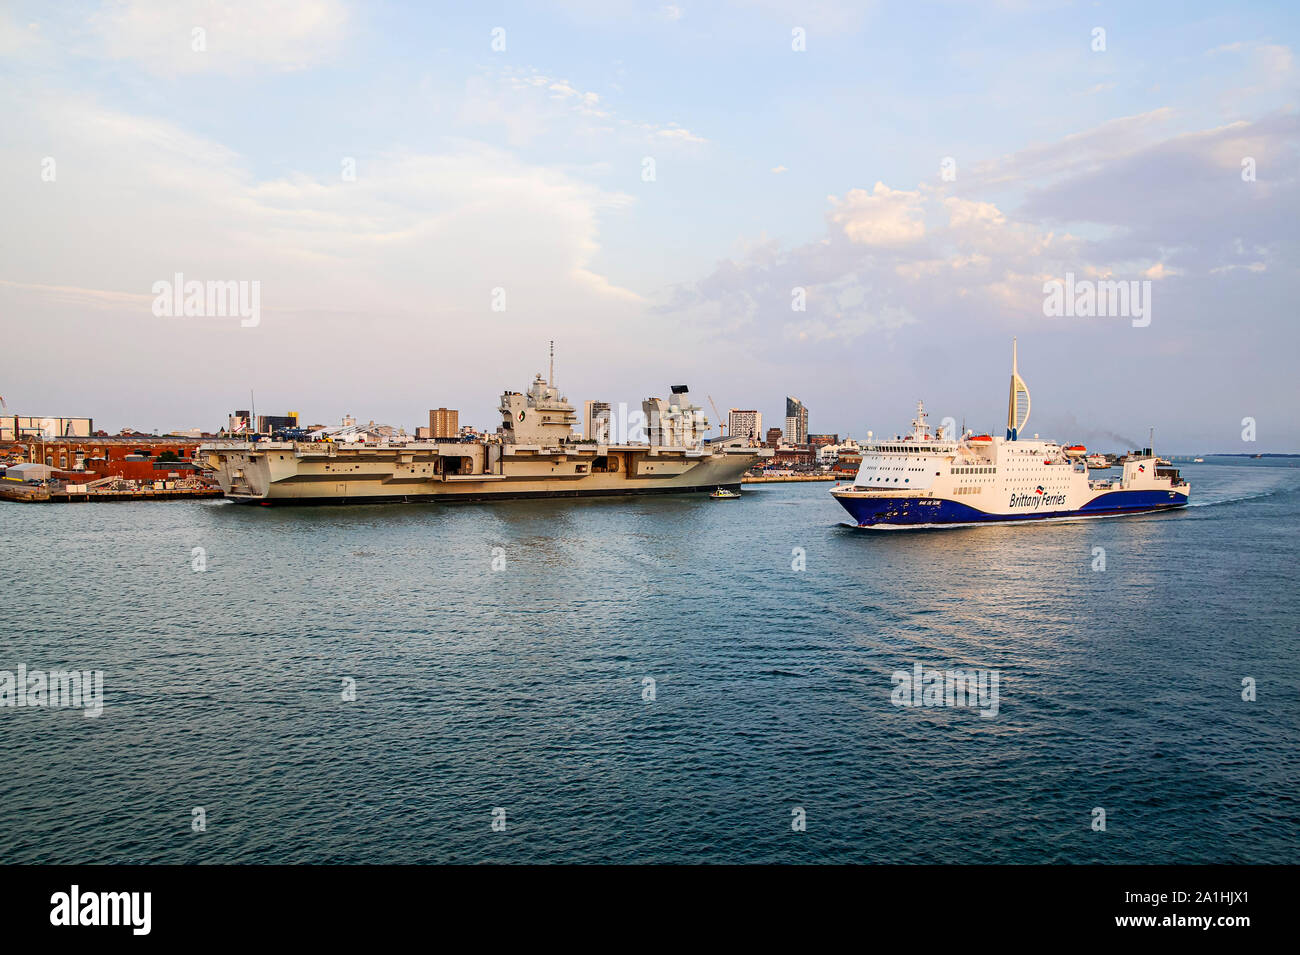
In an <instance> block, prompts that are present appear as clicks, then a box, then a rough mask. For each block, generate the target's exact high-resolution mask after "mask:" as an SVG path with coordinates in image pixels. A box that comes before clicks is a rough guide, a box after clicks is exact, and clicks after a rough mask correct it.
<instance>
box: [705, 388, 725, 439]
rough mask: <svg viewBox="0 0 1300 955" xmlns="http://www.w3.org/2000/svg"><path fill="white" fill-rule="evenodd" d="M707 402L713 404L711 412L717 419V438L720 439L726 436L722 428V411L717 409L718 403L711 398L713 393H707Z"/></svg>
mask: <svg viewBox="0 0 1300 955" xmlns="http://www.w3.org/2000/svg"><path fill="white" fill-rule="evenodd" d="M709 404H711V405H713V414H714V416H715V417H716V418H717V419H718V439H719V440H721V439H722V438H725V437H726V436H727V433H726V432H725V431H724V430H723V428H722V412H720V411H719V410H718V403H717V402H716V401H714V400H713V395H709Z"/></svg>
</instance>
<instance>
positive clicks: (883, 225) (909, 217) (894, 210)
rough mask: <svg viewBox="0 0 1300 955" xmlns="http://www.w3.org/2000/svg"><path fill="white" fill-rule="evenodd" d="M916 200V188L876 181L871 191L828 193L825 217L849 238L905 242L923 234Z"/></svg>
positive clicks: (862, 241) (870, 242)
mask: <svg viewBox="0 0 1300 955" xmlns="http://www.w3.org/2000/svg"><path fill="white" fill-rule="evenodd" d="M920 200H921V194H920V193H919V192H905V191H900V190H894V189H890V188H889V187H888V186H886V185H885V184H884V183H883V182H877V183H876V186H875V189H873V190H872V191H871V192H867V191H866V190H865V189H850V190H849V192H848V194H847V195H845V197H844V198H843V199H837V198H836V197H835V196H831V197H830V202H831V205H832V207H833V208H832V209H831V211H830V213H829V215H828V218H829V220H830V221H831V222H832V223H833V224H834V225H836V226H838V227H839V228H840V229H841V230H842V231H843V232H844V234H845V235H846V236H848V238H849V240H850V241H851V242H856V243H859V244H861V245H875V246H897V245H907V244H910V243H913V242H916V241H917V240H918V239H920V238H921V237H922V236H924V235H925V223H924V221H923V220H922V215H921V201H920Z"/></svg>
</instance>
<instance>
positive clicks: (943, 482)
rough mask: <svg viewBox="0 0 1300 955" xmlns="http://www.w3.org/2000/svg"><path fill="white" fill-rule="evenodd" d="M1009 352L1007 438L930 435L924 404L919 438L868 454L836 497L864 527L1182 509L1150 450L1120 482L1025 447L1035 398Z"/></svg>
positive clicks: (1075, 455) (917, 424) (1130, 463)
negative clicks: (1097, 476) (1095, 476)
mask: <svg viewBox="0 0 1300 955" xmlns="http://www.w3.org/2000/svg"><path fill="white" fill-rule="evenodd" d="M1011 347H1012V352H1011V396H1010V399H1009V402H1008V408H1007V433H1006V437H1005V438H995V437H993V436H991V435H987V434H981V435H974V434H969V433H968V434H963V435H962V436H961V437H960V438H957V436H956V435H949V434H945V433H944V432H943V431H942V429H940V430H939V431H937V432H935V433H932V432H931V431H930V427H929V425H928V424H927V421H926V414H925V406H924V404H922V403H920V402H918V403H917V412H916V418H915V419H914V420H913V421H912V433H911V434H908V435H903V436H900V437H898V438H896V439H894V440H892V441H891V440H884V441H874V442H871V443H870V444H868V445H866V446H864V447H863V450H862V465H861V467H860V468H859V470H858V474H857V477H856V478H855V479H854V481H853V483H852V484H851V485H848V486H841V487H836V488H833V489H832V490H831V494H832V495H834V497H835V499H836V500H838V501H839V502H840V504H841V505H843V506H844V509H845V510H847V511H848V512H849V514H850V515H852V517H853V522H854V523H855V524H857V525H858V526H859V527H872V528H876V527H878V528H890V527H906V526H916V525H925V524H971V523H989V522H998V521H1023V520H1034V519H1043V518H1053V517H1055V518H1060V517H1107V516H1113V515H1119V514H1133V513H1139V512H1142V511H1159V510H1166V509H1169V508H1175V507H1182V506H1184V505H1186V504H1187V501H1188V497H1189V495H1190V494H1191V488H1190V486H1189V485H1188V483H1187V482H1186V481H1184V480H1182V478H1181V477H1180V476H1179V474H1178V472H1177V471H1176V470H1174V469H1173V468H1170V467H1165V466H1162V465H1161V464H1160V463H1159V459H1158V458H1157V457H1156V456H1155V454H1154V452H1153V450H1152V449H1151V448H1145V449H1144V450H1143V451H1142V452H1140V453H1136V454H1131V455H1129V456H1128V457H1126V458H1125V459H1124V463H1123V473H1121V474H1120V475H1119V477H1117V478H1107V479H1105V480H1092V479H1091V478H1090V477H1089V474H1088V462H1087V449H1086V448H1084V447H1083V446H1081V445H1072V446H1069V447H1062V446H1061V445H1059V444H1057V443H1055V442H1053V441H1040V440H1038V436H1037V435H1034V437H1033V438H1032V439H1028V438H1025V437H1022V433H1023V432H1024V428H1025V425H1026V424H1027V423H1028V421H1029V408H1030V402H1029V388H1028V386H1026V385H1025V382H1024V379H1022V378H1021V377H1020V374H1019V371H1018V369H1017V367H1016V357H1017V356H1016V346H1015V343H1014V341H1013V343H1012V346H1011Z"/></svg>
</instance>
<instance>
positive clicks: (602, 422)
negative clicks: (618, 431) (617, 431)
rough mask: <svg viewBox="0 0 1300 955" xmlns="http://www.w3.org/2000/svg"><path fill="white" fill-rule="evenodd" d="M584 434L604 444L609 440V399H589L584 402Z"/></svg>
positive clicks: (585, 436)
mask: <svg viewBox="0 0 1300 955" xmlns="http://www.w3.org/2000/svg"><path fill="white" fill-rule="evenodd" d="M582 408H583V415H582V417H583V432H582V436H583V437H584V438H587V439H589V440H592V441H597V442H600V443H602V444H606V443H608V442H609V419H610V409H609V402H608V401H587V402H584V403H583V406H582Z"/></svg>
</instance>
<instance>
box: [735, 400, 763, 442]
mask: <svg viewBox="0 0 1300 955" xmlns="http://www.w3.org/2000/svg"><path fill="white" fill-rule="evenodd" d="M727 435H728V437H732V438H744V439H745V440H746V441H747V442H749V443H750V444H758V443H759V442H761V441H762V440H763V413H762V412H761V411H753V410H748V409H746V410H742V409H740V408H732V409H731V410H730V411H728V412H727Z"/></svg>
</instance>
